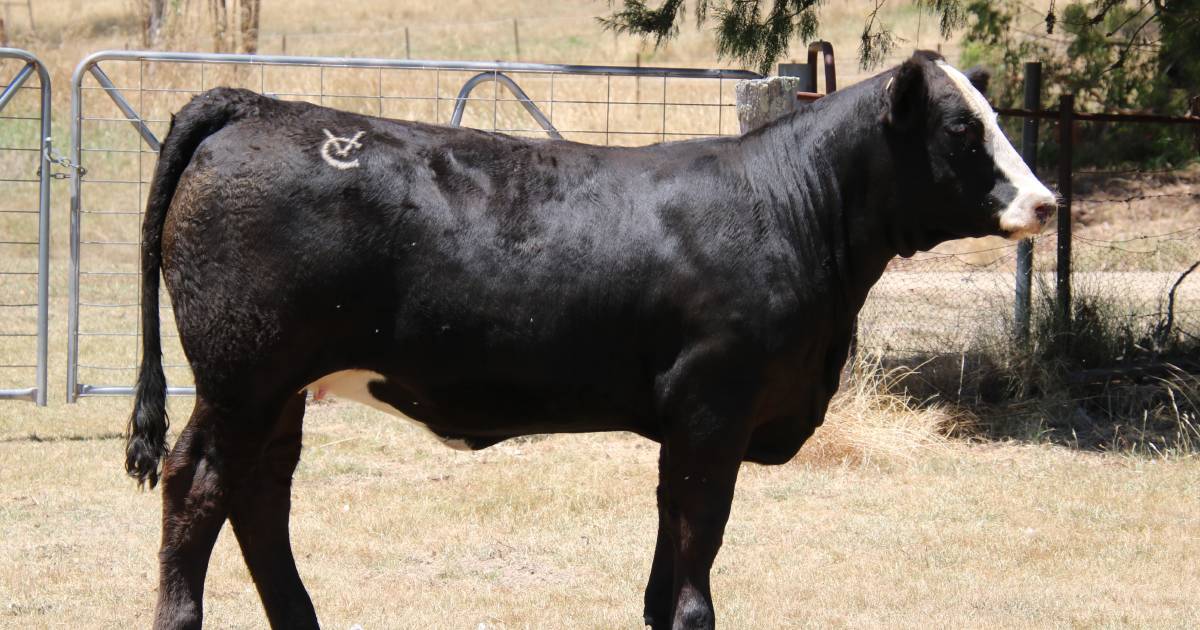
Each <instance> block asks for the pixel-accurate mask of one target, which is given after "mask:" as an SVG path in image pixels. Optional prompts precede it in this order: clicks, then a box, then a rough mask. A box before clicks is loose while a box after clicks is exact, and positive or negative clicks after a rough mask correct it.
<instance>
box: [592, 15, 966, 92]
mask: <svg viewBox="0 0 1200 630" xmlns="http://www.w3.org/2000/svg"><path fill="white" fill-rule="evenodd" d="M886 1H887V0H875V4H874V8H873V9H872V10H871V11H870V12H869V13H868V14H867V16H866V17H865V20H864V23H863V30H862V35H861V36H860V43H859V63H860V64H861V65H862V67H863V68H873V67H876V66H878V65H879V63H880V62H882V61H883V59H884V58H885V57H886V56H887V55H888V53H890V52H891V51H892V50H893V49H894V48H895V46H896V41H897V39H896V37H895V36H894V35H893V34H892V32H891V30H889V29H888V27H887V25H885V24H884V23H883V22H882V21H881V20H880V19H879V10H880V9H881V8H882V7H883V6H884V5H885V4H886ZM910 1H911V2H912V4H914V5H916V6H917V8H918V9H920V10H922V11H926V12H929V13H933V14H935V15H936V16H937V17H938V23H939V25H940V26H941V30H942V34H943V36H949V35H950V33H952V32H953V31H954V30H955V29H957V28H959V27H960V26H962V25H963V23H964V19H965V17H966V13H965V12H964V10H963V3H962V0H910ZM610 2H611V0H610ZM823 4H825V0H693V2H692V8H693V11H692V12H693V15H694V17H695V20H696V25H697V26H702V25H704V24H705V23H707V22H708V20H709V19H710V17H711V18H715V19H716V22H717V25H716V28H715V32H716V36H717V52H718V53H719V54H720V55H721V57H723V58H729V59H735V60H737V61H738V62H739V63H741V64H742V65H744V66H747V67H752V68H756V69H757V70H758V71H759V72H762V73H764V74H765V73H767V72H768V71H770V69H771V66H772V65H774V64H775V62H776V61H777V60H779V58H780V57H782V56H783V55H784V54H786V53H787V50H788V46H789V45H790V44H791V43H792V42H799V43H801V44H803V43H804V42H806V41H808V40H810V39H812V38H814V37H815V36H816V35H817V31H818V28H819V26H820V23H819V19H818V14H817V11H818V9H820V7H821V6H822V5H823ZM686 13H687V11H686V10H685V6H684V2H683V0H663V2H662V4H660V5H658V7H657V8H655V7H652V6H649V5H647V4H646V2H645V1H644V0H623V1H622V4H621V8H620V9H619V10H617V11H615V12H614V13H613V14H612V15H610V16H608V17H606V18H601V19H600V21H601V23H603V24H604V25H605V27H607V28H609V29H612V30H614V31H616V32H619V33H630V34H634V35H641V36H643V37H647V38H650V39H653V40H654V43H655V45H656V46H660V45H662V44H663V42H665V41H667V40H669V39H671V38H672V37H674V36H675V35H677V34H678V33H679V25H680V23H681V22H683V21H684V20H685V19H686Z"/></svg>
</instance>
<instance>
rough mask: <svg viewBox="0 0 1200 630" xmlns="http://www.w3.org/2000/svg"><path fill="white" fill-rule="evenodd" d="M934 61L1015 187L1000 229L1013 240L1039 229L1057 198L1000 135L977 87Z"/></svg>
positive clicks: (993, 159)
mask: <svg viewBox="0 0 1200 630" xmlns="http://www.w3.org/2000/svg"><path fill="white" fill-rule="evenodd" d="M937 65H938V67H939V68H941V69H942V71H943V72H945V73H946V76H948V77H949V78H950V82H951V83H953V84H954V86H955V87H957V88H958V90H959V92H961V93H962V97H963V100H964V101H966V102H967V105H968V106H969V107H970V108H971V109H972V110H973V111H974V113H975V115H976V116H978V117H979V119H980V120H981V121H983V145H984V147H985V148H986V149H987V151H988V152H989V153H990V154H991V156H992V161H993V162H995V164H996V169H997V170H998V171H999V172H1000V173H1001V174H1002V175H1003V176H1004V178H1005V179H1007V180H1008V183H1009V184H1010V185H1011V186H1012V187H1013V189H1014V191H1015V193H1014V196H1013V198H1012V201H1010V202H1009V204H1008V206H1006V207H1004V208H1001V209H1000V211H999V217H998V218H999V219H1000V229H1002V230H1004V231H1005V232H1006V233H1007V235H1008V237H1009V238H1011V239H1014V240H1016V239H1021V238H1025V237H1028V236H1033V235H1034V234H1037V233H1038V232H1041V231H1042V227H1043V226H1044V225H1045V223H1046V220H1047V219H1049V218H1050V216H1051V215H1053V213H1054V208H1057V206H1058V200H1057V199H1056V198H1055V197H1054V194H1053V193H1051V192H1050V190H1049V189H1047V188H1046V187H1045V186H1044V185H1043V184H1042V182H1040V181H1038V179H1037V177H1035V176H1034V174H1033V172H1031V171H1030V170H1029V166H1027V165H1026V164H1025V161H1024V160H1022V159H1021V156H1020V155H1017V150H1016V149H1014V148H1013V146H1012V144H1011V143H1009V141H1008V138H1006V137H1004V132H1003V131H1001V130H1000V125H999V124H997V122H996V118H997V116H996V112H995V111H994V110H992V106H991V105H989V104H988V102H987V99H986V98H984V97H983V95H982V94H980V93H979V90H976V89H975V86H974V85H971V81H970V79H968V78H967V77H966V75H964V74H963V73H961V72H959V71H958V70H957V69H955V68H954V67H953V66H951V65H950V64H948V63H946V62H944V61H938V62H937Z"/></svg>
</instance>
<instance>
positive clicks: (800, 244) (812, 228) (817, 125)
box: [742, 77, 897, 312]
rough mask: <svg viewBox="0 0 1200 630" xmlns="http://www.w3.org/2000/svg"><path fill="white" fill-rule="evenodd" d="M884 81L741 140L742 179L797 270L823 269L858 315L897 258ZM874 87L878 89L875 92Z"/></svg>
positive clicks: (871, 82) (822, 103)
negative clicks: (768, 212)
mask: <svg viewBox="0 0 1200 630" xmlns="http://www.w3.org/2000/svg"><path fill="white" fill-rule="evenodd" d="M882 80H883V79H881V78H879V77H876V78H874V79H870V80H868V81H865V82H863V83H860V84H858V85H856V86H853V87H851V88H849V89H847V90H844V91H841V92H836V93H834V94H832V95H830V96H827V97H825V98H822V99H821V100H819V101H816V102H815V103H813V104H812V105H809V106H808V107H806V108H805V109H803V110H801V111H798V112H796V113H794V114H789V115H787V116H784V117H782V118H780V119H778V120H776V121H774V122H772V123H770V124H768V125H767V126H766V127H764V128H762V129H760V130H758V131H755V132H751V133H750V134H747V135H746V136H744V137H743V141H742V145H743V148H744V149H745V151H746V152H745V158H744V159H745V163H746V174H745V176H746V177H747V179H748V180H750V183H751V186H752V188H753V189H754V190H756V191H758V192H759V194H760V198H762V195H764V194H765V196H766V197H765V198H766V199H769V200H770V204H771V206H772V209H773V210H774V212H775V215H776V220H777V221H778V222H779V224H780V225H781V226H783V232H784V233H785V234H786V235H787V237H788V238H789V239H790V240H791V243H792V245H793V247H794V250H795V252H796V256H797V259H798V260H799V261H801V264H800V267H801V268H804V269H807V270H812V269H820V270H821V275H822V276H825V277H826V280H827V281H829V282H830V283H832V284H834V285H836V286H837V288H838V290H839V292H840V293H841V294H842V295H843V297H844V299H845V302H846V305H847V306H849V307H850V308H852V309H853V310H854V311H855V312H857V310H858V309H859V308H860V307H861V306H862V303H863V302H864V301H865V300H866V294H867V291H868V290H869V289H870V287H871V285H873V284H874V283H875V281H876V280H878V279H879V277H880V276H881V275H882V274H883V271H884V268H885V267H886V266H887V263H888V261H889V260H891V259H892V257H893V256H895V255H896V253H897V248H896V247H895V244H894V239H893V238H891V235H890V229H889V225H888V223H889V221H890V218H891V217H893V216H895V213H894V212H892V211H890V209H889V208H888V207H886V206H887V204H888V203H889V201H890V200H892V199H894V198H895V196H894V194H893V191H894V190H895V186H896V183H895V181H894V179H895V178H894V177H889V176H888V175H889V173H890V172H891V169H890V168H889V162H888V160H887V159H886V157H885V156H884V155H882V153H885V152H886V149H885V148H884V147H885V146H886V143H885V142H884V141H883V138H882V131H881V129H880V107H881V100H880V94H881V92H882V83H881V81H882ZM877 83H879V85H876V84H877Z"/></svg>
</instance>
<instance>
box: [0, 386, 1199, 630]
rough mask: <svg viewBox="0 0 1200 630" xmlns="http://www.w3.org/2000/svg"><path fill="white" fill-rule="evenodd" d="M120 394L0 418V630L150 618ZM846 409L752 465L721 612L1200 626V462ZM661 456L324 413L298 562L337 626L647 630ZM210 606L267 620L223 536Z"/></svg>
mask: <svg viewBox="0 0 1200 630" xmlns="http://www.w3.org/2000/svg"><path fill="white" fill-rule="evenodd" d="M189 406H190V400H179V401H176V402H175V403H174V413H175V417H176V418H180V419H181V418H182V417H184V415H185V414H186V412H187V408H188V407H189ZM127 407H128V401H127V400H125V399H109V400H102V399H91V400H85V401H84V402H82V403H81V404H79V405H77V406H66V405H61V404H59V405H55V406H52V407H50V408H49V409H47V410H43V411H35V409H34V408H33V407H32V406H29V405H26V404H23V403H5V404H4V406H3V407H2V408H0V410H2V413H0V627H4V628H60V627H61V628H125V627H146V626H147V625H148V624H149V622H150V615H151V609H152V605H153V602H154V597H155V550H156V547H157V541H158V516H159V498H160V497H159V494H158V492H151V493H146V492H138V491H137V490H136V489H135V488H134V486H133V483H132V482H131V481H130V480H129V479H127V478H125V477H124V475H123V472H122V470H121V461H122V454H123V442H122V440H121V438H120V436H119V431H120V430H121V428H122V425H123V416H124V415H125V413H126V411H127ZM855 409H857V408H856V407H854V406H853V405H841V406H840V407H839V411H838V413H836V414H835V415H834V416H833V418H832V420H831V421H830V426H829V432H826V433H823V434H819V435H818V437H817V438H815V439H816V443H815V444H814V445H813V448H811V449H808V450H807V452H806V454H802V456H801V457H800V458H799V460H798V461H797V462H794V463H792V464H789V465H787V466H782V467H776V468H765V467H759V466H749V465H748V466H746V467H745V468H744V470H743V472H742V477H741V483H740V485H739V488H738V493H737V499H736V501H735V504H734V509H733V512H734V514H733V518H732V521H731V524H730V526H729V529H728V531H727V534H726V542H725V547H724V549H723V550H722V552H721V555H720V556H719V558H718V561H717V564H716V567H715V568H714V577H713V582H714V589H715V592H716V594H717V612H718V618H719V621H720V623H721V625H722V627H725V628H785V627H823V628H824V627H921V626H936V627H955V628H958V627H979V628H983V627H986V628H995V627H1011V628H1018V627H1019V628H1025V627H1162V628H1186V627H1197V626H1200V599H1197V597H1196V595H1197V593H1198V592H1200V458H1194V457H1193V458H1184V459H1171V460H1146V459H1136V458H1132V457H1125V456H1118V455H1111V454H1109V455H1105V454H1096V453H1087V452H1080V451H1073V450H1069V449H1064V448H1061V447H1051V446H1044V445H1021V444H987V445H969V444H966V443H961V442H953V441H946V440H943V439H939V438H935V437H929V436H925V437H921V436H920V435H918V433H919V432H920V429H919V428H917V429H914V428H913V426H916V425H912V426H909V427H908V428H905V427H903V426H898V425H894V424H892V425H889V424H888V423H894V422H899V421H900V420H895V421H893V420H886V419H884V420H880V419H879V418H874V419H867V420H863V419H861V418H856V417H855V416H856V414H857V413H858V412H856V411H855ZM922 413H928V412H922ZM904 415H905V414H899V415H898V416H894V417H896V418H903V417H904ZM908 416H909V417H908V421H909V422H910V423H911V422H913V418H915V417H916V416H913V415H912V414H908ZM918 420H919V419H918ZM180 421H181V420H180ZM860 421H862V422H867V421H870V422H874V423H880V422H882V423H883V424H882V425H880V426H876V427H874V428H870V429H869V430H867V431H866V432H863V431H857V432H856V430H855V426H856V425H855V424H854V423H855V422H860ZM917 424H919V421H918V422H917ZM655 459H656V450H655V448H654V447H653V445H652V444H650V443H648V442H646V441H643V440H641V439H639V438H635V437H632V436H628V435H623V434H614V435H582V436H556V437H550V438H545V439H538V440H532V441H524V442H520V443H507V444H502V445H499V446H497V447H494V448H492V449H489V450H485V451H481V452H478V453H459V452H456V451H451V450H449V449H446V448H444V447H442V446H441V445H439V444H438V443H437V442H435V441H434V440H432V439H431V438H429V437H427V436H426V435H425V434H424V433H422V432H420V431H418V430H416V429H414V428H411V427H410V426H408V425H406V424H404V423H403V422H401V421H398V420H395V419H392V418H390V417H387V416H384V415H382V414H379V413H378V412H375V411H373V410H369V409H366V408H363V407H358V406H352V405H350V404H342V403H332V404H328V403H325V404H317V405H313V406H310V408H309V413H308V417H307V433H306V436H305V452H304V457H303V460H302V463H301V466H300V469H299V472H298V474H297V484H296V489H295V493H294V495H295V507H294V517H293V540H294V544H295V548H296V551H297V556H298V561H299V566H300V571H301V574H302V575H303V576H304V579H305V581H306V582H307V584H308V587H309V590H310V592H311V594H312V597H313V600H314V603H315V605H316V608H317V611H318V614H319V615H320V618H321V620H322V622H323V624H324V626H325V627H327V628H342V629H345V628H351V627H353V626H354V625H355V624H358V625H361V626H362V628H364V629H367V630H370V629H376V628H464V629H472V630H473V629H476V628H567V627H571V628H604V629H611V628H637V627H640V625H639V623H638V622H639V621H640V618H641V617H640V614H641V606H640V600H641V587H642V584H643V582H644V579H645V577H646V573H647V570H648V568H649V562H650V554H651V548H652V545H653V541H654V508H653V503H652V497H653V487H654V477H655V474H654V464H655ZM206 617H207V620H208V624H209V625H208V627H212V628H260V627H263V626H264V625H265V623H266V619H265V617H264V615H263V613H262V611H261V608H260V606H259V603H258V598H257V596H256V594H255V592H254V588H253V585H252V583H251V582H250V580H249V577H248V575H247V573H246V571H245V569H244V568H243V565H242V562H241V559H240V556H239V554H238V551H237V547H236V544H235V542H234V540H233V537H232V536H231V535H230V534H229V532H228V531H226V532H224V533H223V534H222V536H221V539H220V541H219V543H218V545H217V549H216V552H215V554H214V557H213V561H212V565H211V569H210V572H209V576H208V586H207V598H206Z"/></svg>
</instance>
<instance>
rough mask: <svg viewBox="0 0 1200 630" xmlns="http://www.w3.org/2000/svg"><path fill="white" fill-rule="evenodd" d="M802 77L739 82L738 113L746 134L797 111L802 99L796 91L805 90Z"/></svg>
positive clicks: (768, 78) (737, 91)
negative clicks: (798, 97)
mask: <svg viewBox="0 0 1200 630" xmlns="http://www.w3.org/2000/svg"><path fill="white" fill-rule="evenodd" d="M803 85H804V82H803V79H801V78H800V77H767V78H765V79H753V80H749V81H738V82H737V86H736V93H737V115H738V122H739V123H741V127H742V133H746V132H747V131H750V130H752V129H757V128H759V127H761V126H763V125H765V124H767V123H769V122H771V121H772V120H775V119H776V118H779V117H780V116H782V115H784V114H786V113H788V112H791V111H794V110H795V109H796V106H797V105H798V104H799V101H798V100H797V99H796V92H798V91H801V90H803V89H804V87H803Z"/></svg>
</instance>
